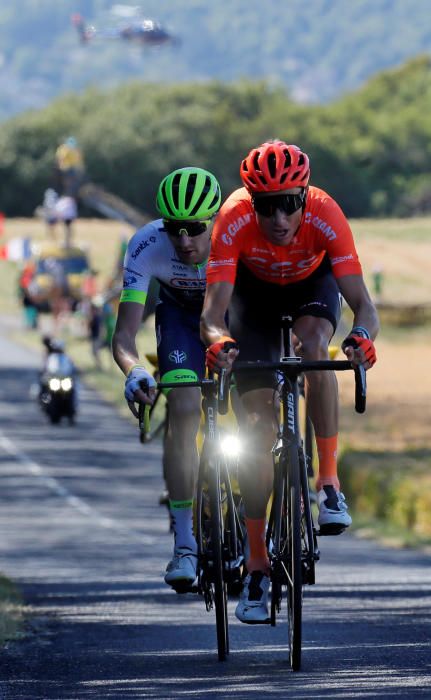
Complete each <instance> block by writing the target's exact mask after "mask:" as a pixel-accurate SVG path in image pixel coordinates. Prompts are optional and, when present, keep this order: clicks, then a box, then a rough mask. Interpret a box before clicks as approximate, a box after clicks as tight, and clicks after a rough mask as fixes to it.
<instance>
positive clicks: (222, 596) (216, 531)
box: [208, 458, 229, 661]
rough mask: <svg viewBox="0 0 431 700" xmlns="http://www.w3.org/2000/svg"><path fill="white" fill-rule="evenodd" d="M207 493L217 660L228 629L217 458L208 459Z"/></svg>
mask: <svg viewBox="0 0 431 700" xmlns="http://www.w3.org/2000/svg"><path fill="white" fill-rule="evenodd" d="M208 495H209V503H210V523H211V535H210V543H211V550H212V579H213V584H214V606H215V614H216V628H217V650H218V658H219V661H225V660H226V658H227V655H228V654H229V631H228V619H227V586H226V583H225V579H224V555H223V542H224V524H223V515H222V495H221V488H220V463H219V461H218V458H215V459H214V460H210V462H209V464H208Z"/></svg>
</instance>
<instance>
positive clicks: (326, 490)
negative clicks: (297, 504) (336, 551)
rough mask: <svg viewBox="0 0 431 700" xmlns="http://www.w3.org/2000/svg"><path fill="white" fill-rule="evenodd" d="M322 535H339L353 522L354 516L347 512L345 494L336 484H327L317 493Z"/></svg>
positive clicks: (318, 520)
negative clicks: (336, 487) (335, 486)
mask: <svg viewBox="0 0 431 700" xmlns="http://www.w3.org/2000/svg"><path fill="white" fill-rule="evenodd" d="M317 505H318V508H319V517H318V519H317V522H318V524H319V526H320V534H321V535H339V534H340V533H341V532H343V530H345V529H346V527H349V525H351V524H352V518H351V517H350V515H349V514H348V512H347V504H346V499H345V498H344V494H342V493H341V492H340V491H337V490H336V489H335V488H334V486H331V485H326V486H323V488H322V489H321V490H320V491H319V492H318V494H317Z"/></svg>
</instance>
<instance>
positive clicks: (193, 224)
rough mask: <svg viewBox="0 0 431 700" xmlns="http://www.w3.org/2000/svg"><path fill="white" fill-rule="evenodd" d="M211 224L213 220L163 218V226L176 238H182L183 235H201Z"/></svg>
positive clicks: (191, 236)
mask: <svg viewBox="0 0 431 700" xmlns="http://www.w3.org/2000/svg"><path fill="white" fill-rule="evenodd" d="M210 224H211V220H210V219H208V220H207V221H178V220H175V221H174V220H172V219H163V228H164V229H165V231H166V233H167V234H168V235H169V236H173V237H174V238H180V237H181V236H182V235H185V236H190V238H193V237H194V236H200V235H201V233H204V232H205V231H206V230H207V228H208V226H209V225H210Z"/></svg>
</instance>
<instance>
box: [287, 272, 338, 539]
mask: <svg viewBox="0 0 431 700" xmlns="http://www.w3.org/2000/svg"><path fill="white" fill-rule="evenodd" d="M297 298H298V305H297V308H296V310H295V313H294V316H295V323H294V332H295V335H296V336H297V337H298V340H299V347H298V354H300V355H301V356H302V357H303V358H304V359H306V360H326V359H329V352H328V348H329V343H330V340H331V338H332V336H333V334H334V332H335V329H336V327H337V324H338V321H339V318H340V301H339V291H338V286H337V283H336V281H335V278H334V277H333V275H332V273H331V271H329V270H327V269H326V270H325V266H323V269H322V270H321V271H320V272H319V273H318V274H317V275H313V276H311V278H310V280H309V281H308V283H307V282H306V283H305V284H303V286H302V293H301V295H300V296H299V297H297ZM307 403H308V410H309V414H310V417H311V421H312V423H313V427H314V433H315V439H316V445H317V453H318V458H319V475H318V478H317V482H316V488H317V490H318V492H319V494H320V496H318V500H319V505H320V515H319V524H321V525H322V524H323V525H326V524H328V525H329V524H330V523H331V522H332V521H333V522H334V524H336V523H338V524H340V525H343V526H344V527H347V526H348V525H350V523H351V518H350V516H349V515H348V514H347V512H346V507H345V504H344V501H343V497H342V495H341V494H340V483H339V480H338V476H337V443H338V384H337V379H336V376H335V373H334V372H309V373H308V375H307ZM325 487H326V488H325ZM328 498H329V501H328V500H327V499H328ZM325 503H326V505H325ZM328 509H329V510H328ZM326 510H328V512H326ZM329 511H331V512H329ZM326 521H327V522H326Z"/></svg>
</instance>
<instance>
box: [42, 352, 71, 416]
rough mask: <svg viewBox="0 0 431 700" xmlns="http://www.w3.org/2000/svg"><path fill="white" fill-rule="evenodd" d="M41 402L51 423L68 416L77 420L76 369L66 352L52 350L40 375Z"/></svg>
mask: <svg viewBox="0 0 431 700" xmlns="http://www.w3.org/2000/svg"><path fill="white" fill-rule="evenodd" d="M39 403H40V405H41V407H42V409H43V411H44V412H45V413H46V414H47V416H48V417H49V419H50V421H51V423H52V424H53V425H54V424H58V423H60V421H61V419H62V418H67V419H68V421H69V424H70V425H72V424H73V423H74V422H75V417H76V409H77V385H76V370H75V367H74V365H73V362H72V361H71V360H70V358H69V357H68V356H67V355H66V354H65V353H64V352H52V353H50V354H49V355H48V357H47V360H46V365H45V368H44V370H43V371H42V373H41V377H40V392H39Z"/></svg>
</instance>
